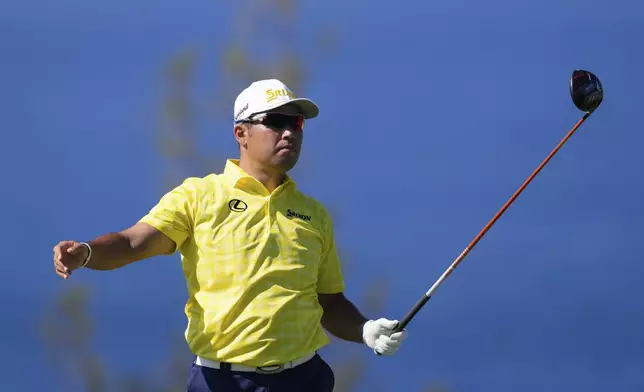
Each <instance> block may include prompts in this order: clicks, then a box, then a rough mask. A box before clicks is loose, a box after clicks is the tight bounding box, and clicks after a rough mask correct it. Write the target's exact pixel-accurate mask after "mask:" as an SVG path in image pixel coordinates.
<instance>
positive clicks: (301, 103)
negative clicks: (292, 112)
mask: <svg viewBox="0 0 644 392" xmlns="http://www.w3.org/2000/svg"><path fill="white" fill-rule="evenodd" d="M287 106H290V107H293V108H295V109H296V110H297V113H298V114H301V115H302V116H304V118H306V119H307V120H308V119H310V118H315V117H317V116H318V114H320V108H318V105H316V104H315V102H313V101H311V100H310V99H307V98H295V99H292V100H290V101H288V102H286V103H284V104H282V105H280V106H276V107H274V108H272V109H270V110H268V111H269V112H279V109H280V108H284V107H287Z"/></svg>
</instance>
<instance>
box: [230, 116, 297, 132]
mask: <svg viewBox="0 0 644 392" xmlns="http://www.w3.org/2000/svg"><path fill="white" fill-rule="evenodd" d="M240 122H248V123H255V124H263V125H264V126H266V127H268V128H272V129H278V130H282V129H285V128H286V127H290V128H291V129H294V130H297V131H301V130H303V129H304V116H300V115H295V116H290V115H287V114H282V113H262V114H258V115H257V116H255V117H253V118H250V119H247V120H242V121H240Z"/></svg>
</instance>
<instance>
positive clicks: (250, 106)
mask: <svg viewBox="0 0 644 392" xmlns="http://www.w3.org/2000/svg"><path fill="white" fill-rule="evenodd" d="M286 105H289V106H293V107H295V108H297V110H298V112H299V113H300V114H301V115H302V116H304V118H306V119H309V118H314V117H317V115H318V114H319V113H320V109H319V108H318V106H317V105H316V104H315V102H313V101H311V100H310V99H307V98H296V97H295V94H293V92H292V91H291V89H290V88H288V87H287V86H286V85H285V84H284V83H282V82H281V81H279V80H277V79H265V80H258V81H255V82H253V83H252V84H251V85H250V86H248V87H246V89H244V91H242V92H241V93H239V95H238V96H237V99H236V100H235V109H234V112H233V119H234V121H235V122H237V121H242V120H246V119H248V118H250V117H252V116H254V115H256V114H258V113H264V112H268V111H273V110H274V109H277V108H280V107H283V106H286Z"/></svg>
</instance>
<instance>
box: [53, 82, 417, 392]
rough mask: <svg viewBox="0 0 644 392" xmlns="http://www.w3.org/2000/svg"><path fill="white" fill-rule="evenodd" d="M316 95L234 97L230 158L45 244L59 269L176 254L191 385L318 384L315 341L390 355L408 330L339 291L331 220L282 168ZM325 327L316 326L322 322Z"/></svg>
mask: <svg viewBox="0 0 644 392" xmlns="http://www.w3.org/2000/svg"><path fill="white" fill-rule="evenodd" d="M318 114H319V109H318V107H317V105H316V104H315V103H314V102H313V101H311V100H309V99H304V98H295V96H294V95H293V93H292V91H291V90H290V89H289V88H288V87H287V86H286V85H284V84H283V83H282V82H280V81H279V80H276V79H269V80H260V81H257V82H254V83H252V84H251V85H250V86H249V87H247V88H246V89H245V90H244V91H242V92H241V93H240V94H239V96H238V97H237V99H236V101H235V107H234V127H233V133H234V136H235V139H236V140H237V143H238V144H239V150H240V157H239V159H238V160H233V159H229V160H228V161H227V162H226V167H225V170H224V171H223V173H221V174H211V175H208V176H206V177H203V178H188V179H186V180H185V181H184V182H183V183H182V184H181V185H179V186H177V187H176V188H174V189H173V190H171V191H170V192H168V193H167V194H165V195H164V196H163V197H162V198H161V200H160V201H159V203H158V204H157V205H156V206H154V207H153V208H152V209H151V211H149V212H148V213H147V214H146V215H145V216H143V217H142V218H141V220H140V221H139V222H137V223H136V224H135V225H133V226H131V227H130V228H128V229H126V230H123V231H121V232H118V233H108V234H105V235H103V236H100V237H98V238H96V239H94V240H92V241H88V242H78V241H62V242H60V243H59V244H57V245H56V246H55V247H54V267H55V270H56V273H57V274H58V275H60V276H61V277H62V278H64V279H67V278H69V276H70V275H71V274H72V272H73V271H75V270H76V269H78V268H82V267H84V268H89V269H93V270H113V269H116V268H121V267H124V266H126V265H128V264H130V263H132V262H135V261H139V260H143V259H147V258H150V257H153V256H157V255H171V254H173V253H175V252H176V251H179V252H180V253H181V262H182V267H183V271H184V274H185V277H186V282H187V287H188V292H189V298H188V301H187V303H186V307H185V313H186V316H187V318H188V326H187V328H186V332H185V337H186V341H187V343H188V345H189V347H190V350H191V351H192V353H194V355H195V357H196V358H195V361H194V363H193V364H192V367H191V370H190V374H189V377H188V386H187V390H188V391H193V392H207V391H226V392H228V391H230V392H233V391H235V392H236V391H244V392H250V391H252V392H266V391H268V390H269V389H270V391H271V392H291V391H292V392H296V391H297V392H301V391H307V392H316V391H319V392H327V391H332V390H333V386H334V376H333V371H332V370H331V368H330V367H329V366H328V364H327V363H326V362H325V361H324V360H323V359H322V358H321V357H320V356H319V354H318V353H317V350H319V349H320V348H322V347H324V346H325V345H327V344H328V343H329V342H330V340H329V338H328V336H327V335H326V333H325V332H324V329H326V330H327V331H328V332H330V333H331V334H333V335H335V336H336V337H338V338H340V339H344V340H347V341H350V342H356V343H364V344H366V346H368V347H369V348H370V349H371V350H373V351H375V352H376V353H378V354H383V355H392V354H394V353H395V352H396V351H397V350H398V348H399V346H400V344H401V342H402V341H403V340H404V339H405V337H406V335H407V331H406V330H403V331H401V332H396V333H392V332H393V329H394V328H395V326H396V324H397V320H388V319H385V318H380V319H377V320H369V319H367V318H365V317H364V316H363V315H362V314H361V313H360V312H359V311H358V309H356V307H355V306H354V305H353V304H352V303H351V302H350V301H349V300H348V299H347V298H346V297H345V296H344V294H343V291H344V288H345V285H344V278H343V276H342V272H341V266H340V261H339V260H338V254H337V251H336V245H335V239H334V232H333V224H332V222H331V218H330V216H329V214H328V213H327V211H326V210H325V208H324V207H323V206H322V205H321V204H320V203H319V202H317V201H316V200H314V199H313V198H311V197H309V196H307V195H304V194H303V193H302V192H300V191H299V190H297V187H296V184H295V182H294V181H293V179H291V178H290V177H289V176H288V175H287V174H286V173H287V172H288V171H289V170H290V169H292V168H293V167H294V166H295V164H296V162H297V160H298V158H299V155H300V150H301V147H302V139H303V137H304V132H303V130H304V123H305V121H306V120H308V119H312V118H314V117H317V115H318ZM323 328H324V329H323Z"/></svg>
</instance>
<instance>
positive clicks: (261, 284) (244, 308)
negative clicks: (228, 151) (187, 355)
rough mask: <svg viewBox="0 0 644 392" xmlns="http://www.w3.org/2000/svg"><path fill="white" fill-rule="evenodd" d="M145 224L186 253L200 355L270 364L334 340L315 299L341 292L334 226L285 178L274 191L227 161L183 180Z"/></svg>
mask: <svg viewBox="0 0 644 392" xmlns="http://www.w3.org/2000/svg"><path fill="white" fill-rule="evenodd" d="M141 222H145V223H148V224H150V225H152V226H154V227H155V228H157V229H158V230H160V231H161V232H163V233H165V234H166V235H167V236H168V237H170V238H171V239H172V240H173V241H174V242H175V243H176V249H177V250H179V252H180V253H181V262H182V267H183V272H184V274H185V277H186V282H187V287H188V294H189V296H188V301H187V303H186V307H185V313H186V316H187V318H188V326H187V328H186V333H185V336H186V340H187V342H188V345H189V347H190V349H191V350H192V352H193V353H194V354H195V355H199V356H201V357H204V358H207V359H210V360H215V361H222V362H231V363H243V364H247V365H250V366H267V365H272V364H278V363H283V362H287V361H290V360H293V359H296V358H299V357H301V356H303V355H306V354H309V353H311V352H313V351H315V350H317V349H319V348H321V347H323V346H325V345H326V344H328V343H329V342H330V340H329V338H328V336H327V334H326V333H325V331H324V329H323V328H322V326H321V323H320V319H321V316H322V308H321V307H320V305H319V303H318V299H317V293H327V294H331V293H338V292H342V291H343V290H344V279H343V276H342V271H341V266H340V261H339V260H338V255H337V251H336V246H335V241H334V233H333V225H332V222H331V218H330V216H329V214H328V212H327V211H326V210H325V208H324V207H323V206H322V205H321V204H320V203H319V202H317V201H316V200H314V199H312V198H311V197H308V196H306V195H304V194H303V193H301V192H300V191H298V190H297V188H296V185H295V183H294V182H293V180H292V179H291V178H289V177H288V176H287V178H286V180H285V182H284V183H283V184H282V185H280V186H279V187H278V188H277V189H275V191H273V193H271V194H269V192H268V191H267V190H266V188H265V187H264V185H262V184H261V183H260V182H258V181H257V180H255V179H254V178H253V177H251V176H250V175H248V174H247V173H245V172H244V171H243V170H242V169H241V168H240V167H239V161H238V160H228V161H227V162H226V167H225V170H224V172H223V173H222V174H211V175H208V176H206V177H203V178H195V177H191V178H188V179H186V180H185V181H184V182H183V183H182V184H181V185H179V186H178V187H176V188H174V189H173V190H171V191H170V192H168V193H167V194H165V195H164V196H163V197H162V198H161V200H160V201H159V203H158V204H157V205H156V206H154V207H153V208H152V209H151V211H150V212H149V213H148V214H147V215H145V216H144V217H143V218H142V219H141Z"/></svg>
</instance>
